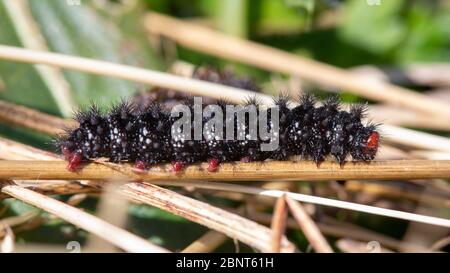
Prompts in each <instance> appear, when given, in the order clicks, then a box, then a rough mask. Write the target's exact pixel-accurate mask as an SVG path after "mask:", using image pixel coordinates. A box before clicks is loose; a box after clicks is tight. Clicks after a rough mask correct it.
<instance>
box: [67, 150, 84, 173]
mask: <svg viewBox="0 0 450 273" xmlns="http://www.w3.org/2000/svg"><path fill="white" fill-rule="evenodd" d="M81 159H82V158H81V155H80V154H79V153H73V154H72V155H70V156H69V157H68V160H69V163H68V164H67V170H69V171H71V172H74V171H76V170H77V169H78V167H79V166H80V164H81Z"/></svg>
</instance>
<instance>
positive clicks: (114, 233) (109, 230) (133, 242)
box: [1, 183, 169, 252]
mask: <svg viewBox="0 0 450 273" xmlns="http://www.w3.org/2000/svg"><path fill="white" fill-rule="evenodd" d="M1 191H2V192H3V193H6V194H8V195H10V196H12V197H14V198H17V199H19V200H21V201H23V202H25V203H28V204H30V205H33V206H35V207H38V208H40V209H43V210H45V211H47V212H49V213H51V214H54V215H56V216H58V217H60V218H61V219H64V220H66V221H67V222H69V223H72V224H74V225H76V226H78V227H80V228H83V229H85V230H87V231H89V232H91V233H93V234H95V235H97V236H99V237H101V238H103V239H105V240H107V241H109V242H111V243H113V244H115V245H116V246H118V247H120V248H122V249H124V250H125V251H129V252H169V251H168V250H167V249H164V248H162V247H159V246H157V245H154V244H152V243H150V242H148V241H147V240H144V239H142V238H140V237H138V236H136V235H134V234H131V233H129V232H128V231H125V230H123V229H120V228H118V227H116V226H113V225H111V224H109V223H107V222H105V221H103V220H101V219H99V218H97V217H95V216H93V215H91V214H88V213H86V212H83V211H81V210H79V209H77V208H75V207H72V206H69V205H67V204H65V203H63V202H60V201H58V200H55V199H53V198H50V197H47V196H45V195H42V194H40V193H37V192H34V191H32V190H29V189H25V188H22V187H20V186H17V185H15V184H14V183H7V184H6V183H4V184H3V185H2V187H1Z"/></svg>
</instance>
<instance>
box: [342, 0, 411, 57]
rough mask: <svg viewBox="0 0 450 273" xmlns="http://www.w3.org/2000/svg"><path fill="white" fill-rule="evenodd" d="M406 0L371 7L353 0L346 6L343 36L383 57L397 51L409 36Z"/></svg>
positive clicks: (395, 0) (392, 0) (350, 41)
mask: <svg viewBox="0 0 450 273" xmlns="http://www.w3.org/2000/svg"><path fill="white" fill-rule="evenodd" d="M402 6H403V0H390V1H382V2H381V3H380V5H369V4H368V3H367V2H366V1H362V0H352V1H348V2H347V4H346V5H345V10H344V14H343V18H344V22H343V25H342V27H341V28H340V35H341V37H342V38H343V39H344V40H346V41H347V42H349V43H351V44H353V45H356V46H359V47H361V48H364V49H365V50H367V51H369V52H372V53H375V54H382V53H385V52H387V51H389V50H391V49H393V48H395V47H396V46H397V45H398V44H399V43H400V42H401V41H402V40H403V39H404V37H405V35H406V33H407V28H406V26H405V24H404V22H403V21H402V19H401V17H400V16H401V13H400V11H401V9H402Z"/></svg>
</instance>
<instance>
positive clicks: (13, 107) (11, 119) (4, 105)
mask: <svg viewBox="0 0 450 273" xmlns="http://www.w3.org/2000/svg"><path fill="white" fill-rule="evenodd" d="M0 121H2V122H5V123H8V124H11V125H19V126H21V127H25V128H29V129H32V130H35V131H36V132H40V133H44V134H48V135H51V136H54V135H59V134H63V133H64V132H65V131H64V128H66V127H71V126H76V124H77V123H76V122H74V121H73V120H64V119H61V118H59V117H55V116H52V115H48V114H45V113H42V112H39V111H36V110H33V109H30V108H28V107H24V106H20V105H17V104H13V103H10V102H5V101H0Z"/></svg>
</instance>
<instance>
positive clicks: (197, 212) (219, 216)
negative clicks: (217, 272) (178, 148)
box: [121, 183, 295, 252]
mask: <svg viewBox="0 0 450 273" xmlns="http://www.w3.org/2000/svg"><path fill="white" fill-rule="evenodd" d="M121 193H122V194H124V195H125V196H127V197H128V198H130V199H132V200H134V201H138V202H142V203H145V204H149V205H152V206H155V207H158V208H161V209H163V210H166V211H169V212H171V213H173V214H176V215H180V216H182V217H184V218H186V219H188V220H191V221H194V222H196V223H199V224H202V225H204V226H207V227H208V228H210V229H214V230H217V231H220V232H223V233H224V234H226V235H227V236H228V237H231V238H235V239H238V240H239V241H241V242H243V243H245V244H247V245H249V246H252V247H254V248H255V249H258V250H259V251H261V252H271V251H272V244H271V240H270V238H271V231H270V229H268V228H267V227H265V226H262V225H259V224H257V223H255V222H253V221H250V220H248V219H245V218H243V217H241V216H238V215H236V214H233V213H230V212H227V211H225V210H222V209H219V208H216V207H214V206H211V205H209V204H206V203H203V202H200V201H197V200H195V199H192V198H189V197H186V196H183V195H180V194H177V193H175V192H172V191H169V190H166V189H164V188H161V187H158V186H155V185H151V184H146V183H128V184H125V185H123V186H122V187H121ZM294 250H295V246H294V245H293V244H292V243H291V242H289V241H288V240H287V239H286V238H285V237H283V239H282V241H281V252H293V251H294Z"/></svg>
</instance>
